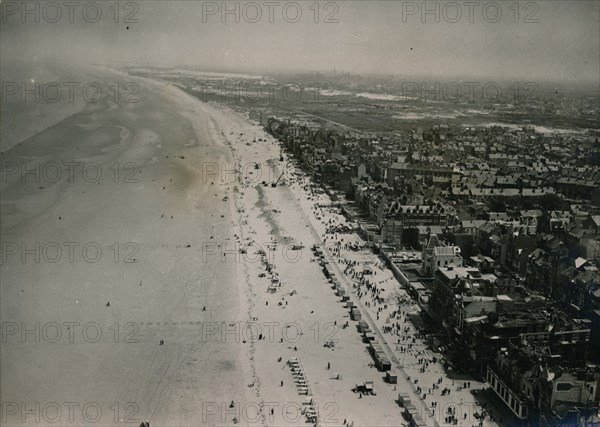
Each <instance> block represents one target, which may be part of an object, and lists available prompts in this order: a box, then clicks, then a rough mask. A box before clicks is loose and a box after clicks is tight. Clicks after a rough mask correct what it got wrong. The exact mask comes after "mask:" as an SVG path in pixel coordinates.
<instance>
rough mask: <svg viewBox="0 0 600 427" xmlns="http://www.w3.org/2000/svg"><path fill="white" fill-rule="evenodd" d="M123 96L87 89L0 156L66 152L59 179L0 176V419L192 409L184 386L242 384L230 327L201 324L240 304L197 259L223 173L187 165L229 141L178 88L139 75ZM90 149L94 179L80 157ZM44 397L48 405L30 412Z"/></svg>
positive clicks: (50, 159) (231, 270)
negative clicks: (206, 331) (134, 90)
mask: <svg viewBox="0 0 600 427" xmlns="http://www.w3.org/2000/svg"><path fill="white" fill-rule="evenodd" d="M112 79H114V77H113V76H110V75H107V76H106V81H111V80H112ZM138 97H139V101H140V102H138V103H128V104H124V103H118V104H115V103H114V102H113V100H112V99H110V98H107V99H104V100H102V102H99V103H97V104H94V105H89V106H88V107H86V108H85V109H84V110H83V111H82V112H81V113H78V114H75V115H73V116H71V117H69V118H68V119H67V120H64V121H62V122H60V123H59V124H57V125H56V126H54V127H51V128H50V129H48V130H46V131H44V132H41V133H38V134H36V135H35V136H34V137H32V138H29V139H28V140H26V141H24V142H22V143H21V144H19V145H17V146H15V147H13V148H12V149H10V150H7V151H6V152H5V153H4V154H3V156H2V163H3V166H4V167H6V165H8V164H9V163H10V164H17V165H19V166H18V167H19V168H21V167H27V168H35V163H36V162H39V164H40V166H41V167H42V168H43V167H44V165H47V164H50V163H54V162H56V163H58V164H60V163H61V162H63V161H74V162H79V163H78V164H79V165H80V166H79V167H78V168H76V169H75V174H74V179H73V180H72V182H69V181H68V180H67V178H66V175H63V179H60V180H59V181H57V182H51V181H50V179H49V177H50V176H52V177H54V176H55V175H49V174H50V172H48V174H46V175H44V174H43V173H42V174H40V176H39V177H36V176H35V175H26V176H25V178H26V179H25V181H26V182H23V180H22V179H21V176H20V175H19V174H18V173H17V174H16V175H14V176H13V175H11V176H8V177H7V178H6V179H3V182H2V185H1V189H0V190H1V192H2V198H1V215H2V229H1V232H2V243H3V247H2V249H3V254H2V255H3V257H5V259H3V262H2V265H1V275H2V287H1V296H0V300H1V303H0V304H1V307H0V313H1V320H2V323H3V327H4V328H5V329H3V337H2V338H3V343H2V349H1V360H2V372H1V377H2V383H1V394H2V400H3V402H8V403H10V404H12V403H16V404H17V405H18V406H19V409H18V410H17V413H16V414H15V415H10V416H8V418H7V420H6V422H7V423H8V424H22V425H39V424H40V422H41V423H42V424H46V423H47V421H48V420H50V419H53V420H56V421H55V425H85V424H89V425H92V424H93V425H114V424H115V423H117V424H118V423H121V422H120V420H121V419H122V418H124V419H125V421H127V420H128V421H130V422H131V421H136V422H138V423H139V422H140V421H143V420H144V419H150V420H152V424H153V425H165V426H168V425H172V426H181V425H198V420H199V419H200V418H201V410H202V407H201V405H200V404H199V402H203V401H206V402H210V401H215V400H216V401H219V402H220V401H225V400H231V399H235V400H243V399H245V393H246V387H244V386H241V384H244V383H245V382H246V381H245V379H244V378H245V377H246V374H245V370H244V364H243V363H242V359H241V357H242V353H241V350H242V349H241V343H239V342H235V341H220V340H212V341H211V342H210V343H208V342H206V340H204V339H202V328H203V327H206V325H209V324H212V322H215V323H220V322H221V321H226V322H229V321H231V320H232V319H233V320H235V319H237V318H238V317H239V316H240V313H243V310H242V309H241V302H240V299H239V295H240V290H239V288H238V287H239V282H238V280H237V279H238V275H237V274H238V273H237V271H236V266H226V265H225V266H224V265H222V264H221V263H219V262H218V261H217V260H214V261H213V260H212V259H207V262H204V263H202V262H201V248H202V244H203V243H204V242H206V241H207V240H208V237H209V236H208V234H212V233H215V232H217V233H227V229H226V228H225V227H223V228H220V227H217V228H216V229H215V228H213V224H215V223H217V222H219V223H223V224H231V221H233V219H234V213H235V211H234V209H233V203H232V202H223V201H222V199H223V197H224V196H225V195H227V194H229V193H230V192H231V189H229V188H228V187H227V186H212V185H210V183H208V182H205V180H203V179H202V169H201V165H202V164H203V162H221V161H227V159H228V156H229V152H228V150H227V149H226V148H225V147H224V146H222V145H221V144H220V143H219V141H218V140H216V139H215V138H214V135H211V131H210V129H211V128H210V121H209V115H208V114H206V113H205V112H204V111H202V110H201V109H200V108H197V107H198V103H197V102H195V101H193V100H191V99H190V98H188V97H187V96H186V95H185V94H183V93H181V92H180V91H177V90H175V89H173V88H168V87H166V86H163V85H161V84H155V83H151V82H149V81H143V82H140V92H139V95H138ZM23 162H25V166H21V165H22V164H23ZM92 162H93V163H95V164H97V165H100V167H99V169H100V170H101V172H102V177H101V178H100V179H98V180H96V179H95V176H96V175H95V174H94V173H93V172H94V171H92V170H91V169H90V170H89V171H88V172H89V174H88V175H87V177H84V175H82V173H81V172H82V167H83V165H88V164H91V163H92ZM128 162H132V165H129V166H131V167H128V168H126V167H125V165H126V164H127V163H128ZM117 164H118V166H115V165H117ZM115 168H116V169H117V170H118V171H119V175H118V178H116V179H115V177H116V175H115V173H116V172H115ZM96 169H98V167H96ZM131 173H133V175H130V174H131ZM126 178H128V179H126ZM115 181H116V182H115ZM209 194H210V196H209ZM213 194H216V195H217V196H216V197H215V196H213ZM215 200H218V201H219V202H218V203H216V202H215ZM36 242H37V243H39V244H40V249H39V250H37V251H36V249H35V248H36V246H35V244H36ZM15 244H16V245H17V247H18V250H17V253H16V255H12V254H11V253H10V248H13V247H14V245H15ZM21 244H25V245H26V246H25V247H24V249H25V250H27V249H31V248H33V251H34V252H33V253H27V252H24V251H22V250H21V249H22V247H21ZM69 244H70V245H71V247H72V248H74V249H73V253H72V258H71V259H70V256H69V251H68V247H69V246H68V245H69ZM86 244H87V245H88V247H87V248H88V249H89V250H88V252H86V253H84V252H83V251H82V249H83V247H84V246H85V245H86ZM115 244H117V245H118V248H119V249H118V252H117V249H116V248H117V247H116V246H114V245H115ZM57 246H58V247H60V248H61V249H62V255H60V256H57V253H58V252H55V251H56V247H57ZM96 248H100V250H101V252H102V255H101V257H99V258H98V259H96V255H95V252H94V249H96ZM35 252H37V254H36V253H35ZM23 254H25V255H23ZM36 255H37V256H38V257H39V260H36ZM22 256H23V258H22ZM86 257H87V259H86ZM109 302H110V306H107V303H109ZM203 307H206V310H205V311H203ZM84 327H86V328H87V329H84ZM13 328H16V331H15V330H13ZM25 328H27V329H28V330H32V331H33V332H32V333H31V334H25V335H22V334H21V333H22V332H23V330H25ZM71 328H72V329H71ZM36 331H37V332H36ZM117 331H118V332H117ZM71 333H72V334H73V335H72V336H71ZM98 333H100V334H101V336H100V338H97V337H98ZM57 334H60V337H58V339H57V336H58V335H57ZM160 340H164V345H159V342H160ZM95 341H97V342H95ZM51 402H54V403H57V404H59V406H60V407H61V408H62V414H61V415H60V416H59V417H56V418H55V416H56V415H53V413H51V412H48V413H44V408H47V410H48V411H50V409H52V408H51V407H50V406H47V405H48V404H49V403H51ZM69 402H76V403H77V404H78V406H75V409H74V418H73V420H70V419H69V412H68V408H69V406H68V403H69ZM90 403H91V404H92V406H93V407H92V408H91V409H90V407H88V408H87V409H89V414H84V412H85V411H83V410H82V408H83V407H84V406H85V405H86V404H90ZM21 404H25V405H26V406H25V409H27V408H32V407H33V408H34V412H37V416H38V418H36V414H33V415H31V414H30V415H26V413H25V412H24V410H23V408H22V407H21ZM36 404H38V405H39V407H40V409H38V410H36V409H35V408H36V406H35V405H36ZM66 404H67V405H66ZM96 405H97V407H98V408H100V410H101V416H100V417H98V418H97V419H96V415H95V412H94V409H95V407H96ZM8 409H9V410H10V411H12V406H10V407H8ZM85 415H87V417H86V416H85ZM22 416H24V418H22ZM90 420H91V421H90ZM88 421H89V422H88ZM121 424H122V423H121ZM136 425H137V424H136Z"/></svg>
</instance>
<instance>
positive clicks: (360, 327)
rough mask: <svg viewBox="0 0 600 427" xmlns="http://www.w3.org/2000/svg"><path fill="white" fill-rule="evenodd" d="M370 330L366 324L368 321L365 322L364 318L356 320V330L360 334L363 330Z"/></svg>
mask: <svg viewBox="0 0 600 427" xmlns="http://www.w3.org/2000/svg"><path fill="white" fill-rule="evenodd" d="M370 330H371V328H369V325H368V323H367V322H365V321H364V320H360V321H359V322H358V331H359V332H360V333H361V334H362V333H365V332H368V331H370Z"/></svg>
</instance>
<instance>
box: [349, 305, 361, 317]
mask: <svg viewBox="0 0 600 427" xmlns="http://www.w3.org/2000/svg"><path fill="white" fill-rule="evenodd" d="M350 318H351V319H352V320H360V318H361V314H360V310H359V309H358V308H353V309H352V310H351V311H350Z"/></svg>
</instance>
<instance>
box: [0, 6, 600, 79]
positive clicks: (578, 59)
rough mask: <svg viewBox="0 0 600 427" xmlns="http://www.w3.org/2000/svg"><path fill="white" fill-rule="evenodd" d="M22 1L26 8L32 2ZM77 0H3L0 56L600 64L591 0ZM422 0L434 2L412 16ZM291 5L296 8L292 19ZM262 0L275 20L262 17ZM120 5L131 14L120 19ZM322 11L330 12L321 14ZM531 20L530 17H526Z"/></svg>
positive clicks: (555, 70)
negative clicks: (47, 0)
mask: <svg viewBox="0 0 600 427" xmlns="http://www.w3.org/2000/svg"><path fill="white" fill-rule="evenodd" d="M11 3H12V5H11ZM27 3H28V4H27V6H26V7H28V8H29V9H30V10H35V7H36V6H35V3H36V2H27ZM79 3H80V6H78V7H76V8H75V10H74V13H73V22H69V16H68V15H69V10H68V6H66V5H64V2H61V1H57V2H55V4H58V5H59V7H60V9H61V12H62V17H60V19H57V18H56V10H55V9H56V8H55V7H54V8H53V7H48V6H44V3H43V2H42V3H40V4H39V5H38V6H37V7H39V8H40V12H39V13H40V17H39V20H40V22H39V23H36V22H35V15H34V14H29V15H25V16H23V14H22V12H23V8H24V7H25V6H24V5H23V2H21V1H18V2H10V1H8V2H7V1H6V0H2V20H3V22H2V25H1V30H0V36H1V41H0V43H1V50H0V55H1V59H2V62H3V63H4V64H6V63H7V61H11V60H13V59H14V58H17V57H21V58H28V59H45V58H48V57H50V58H54V59H58V60H61V61H83V62H134V63H156V64H168V65H175V64H190V65H192V64H193V65H199V66H201V67H205V68H207V69H224V68H227V69H239V70H241V71H249V70H250V71H252V70H255V71H267V72H268V71H269V70H273V69H285V70H324V71H329V70H332V69H333V68H336V69H337V70H338V71H351V72H369V73H385V74H398V75H404V74H424V75H441V76H448V77H454V76H464V77H478V78H492V77H493V78H498V77H506V78H519V79H523V80H528V81H532V80H533V81H536V80H540V81H541V80H567V81H591V82H595V81H598V79H599V75H600V60H599V56H600V1H592V0H586V1H573V0H569V1H548V0H544V1H537V2H526V1H522V2H518V3H516V2H514V1H512V0H509V1H497V2H489V1H481V2H471V4H468V2H465V1H458V2H436V1H428V2H426V4H425V6H424V2H422V1H418V2H404V1H338V2H319V3H317V5H318V6H319V15H318V17H317V20H318V22H317V23H315V22H314V21H315V11H314V10H315V6H314V5H315V2H314V1H298V2H296V3H294V2H287V1H273V2H266V1H257V2H254V3H252V2H233V1H232V2H226V3H223V2H221V1H219V2H201V1H194V0H190V1H164V0H159V1H156V0H152V1H136V2H132V3H135V4H136V5H137V6H138V10H137V11H136V10H134V9H133V7H131V8H128V9H127V10H126V9H125V8H124V7H125V4H126V3H127V2H126V1H121V2H119V3H118V4H119V5H120V7H121V10H120V14H119V22H118V23H116V22H115V16H114V11H113V10H111V9H110V6H111V5H113V4H114V2H113V1H108V2H96V4H97V5H98V7H99V8H100V10H101V11H102V17H101V18H100V20H99V21H98V22H96V23H93V22H88V21H93V20H94V16H95V14H96V10H95V8H94V7H93V5H92V6H91V7H88V9H87V14H86V17H87V18H88V19H87V21H86V19H84V17H83V10H82V9H83V8H82V6H81V5H83V4H85V2H83V1H81V2H79ZM248 3H251V4H248ZM225 5H226V7H228V8H229V9H233V10H235V9H236V8H237V9H238V10H239V23H236V22H235V19H236V16H235V13H233V14H230V15H226V16H225V17H223V16H222V15H221V12H222V9H223V7H224V6H225ZM296 5H297V6H298V7H296ZM515 5H516V6H517V7H515ZM44 7H47V9H46V10H45V11H44V10H43V8H44ZM423 7H427V8H428V9H429V10H431V11H433V12H432V13H430V14H428V15H426V16H422V15H421V12H422V9H423ZM15 8H16V9H17V10H16V11H15V10H14V9H15ZM258 8H260V10H261V16H260V17H259V18H257V9H258ZM284 8H285V10H286V11H287V14H286V15H284V12H283V10H284ZM298 8H299V9H298ZM436 8H438V10H439V14H438V12H436V11H435V9H436ZM471 8H472V9H471ZM498 8H499V10H500V11H501V14H502V15H501V16H498V15H497V12H498ZM516 9H518V14H517V13H516ZM297 10H300V12H301V17H300V18H299V21H298V22H295V23H294V22H291V21H293V20H294V19H295V16H296V11H297ZM270 11H271V12H272V20H273V21H274V22H269V12H270ZM459 11H460V13H461V16H460V19H459V17H458V15H457V13H458V12H459ZM130 12H131V13H133V18H134V19H137V21H138V22H137V23H132V22H130V23H124V22H122V21H123V18H125V16H126V15H127V14H128V13H130ZM211 12H212V13H211ZM34 13H35V12H34ZM330 13H331V14H332V15H330V17H332V18H333V19H335V20H337V21H338V22H337V23H336V22H324V21H325V19H326V17H327V15H329V14H330ZM224 18H225V19H224ZM469 18H471V20H472V21H473V22H469V21H470V19H469ZM23 20H24V21H25V22H22V21H23ZM51 20H57V21H58V22H56V23H52V22H48V21H51ZM252 20H258V22H255V23H253V22H250V21H252ZM436 20H437V21H438V22H436ZM453 20H455V21H456V20H458V22H450V21H453ZM533 20H537V21H538V22H525V21H533ZM423 21H425V22H423ZM492 21H497V22H492ZM515 21H517V22H515ZM127 26H129V29H127V28H126V27H127Z"/></svg>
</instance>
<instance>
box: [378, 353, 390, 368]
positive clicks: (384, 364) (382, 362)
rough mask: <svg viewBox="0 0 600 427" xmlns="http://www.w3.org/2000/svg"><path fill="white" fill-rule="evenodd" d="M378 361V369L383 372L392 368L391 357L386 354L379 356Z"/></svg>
mask: <svg viewBox="0 0 600 427" xmlns="http://www.w3.org/2000/svg"><path fill="white" fill-rule="evenodd" d="M377 362H378V363H377V369H379V370H380V371H382V372H385V371H389V370H390V369H392V364H391V363H390V361H389V359H388V358H387V357H385V356H380V357H378V359H377Z"/></svg>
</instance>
